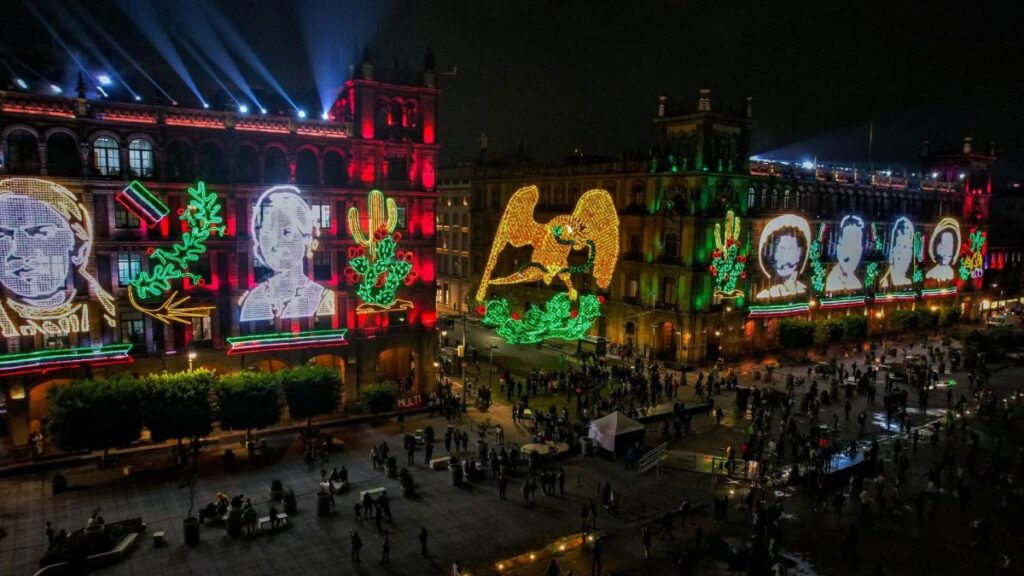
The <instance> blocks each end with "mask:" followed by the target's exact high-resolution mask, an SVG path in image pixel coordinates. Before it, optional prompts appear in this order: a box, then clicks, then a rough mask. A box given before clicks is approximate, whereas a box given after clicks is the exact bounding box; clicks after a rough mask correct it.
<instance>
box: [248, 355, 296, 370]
mask: <svg viewBox="0 0 1024 576" xmlns="http://www.w3.org/2000/svg"><path fill="white" fill-rule="evenodd" d="M288 368H291V366H290V365H289V364H288V363H287V362H285V361H284V360H280V359H278V358H266V359H264V360H258V361H256V362H255V363H254V364H253V369H254V370H257V371H259V372H270V373H273V372H280V371H281V370H287V369H288Z"/></svg>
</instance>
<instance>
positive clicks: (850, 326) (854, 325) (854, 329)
mask: <svg viewBox="0 0 1024 576" xmlns="http://www.w3.org/2000/svg"><path fill="white" fill-rule="evenodd" d="M838 320H839V323H840V325H841V326H842V328H843V337H844V338H846V341H847V342H861V341H863V340H864V338H865V337H867V335H868V319H867V317H866V316H864V315H863V314H848V315H846V316H843V317H842V318H839V319H838Z"/></svg>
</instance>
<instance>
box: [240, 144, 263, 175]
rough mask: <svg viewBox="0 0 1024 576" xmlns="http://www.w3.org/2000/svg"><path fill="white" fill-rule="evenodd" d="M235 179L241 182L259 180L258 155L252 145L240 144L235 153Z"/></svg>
mask: <svg viewBox="0 0 1024 576" xmlns="http://www.w3.org/2000/svg"><path fill="white" fill-rule="evenodd" d="M235 173H236V174H237V176H236V179H237V180H238V182H239V183H241V184H255V183H257V182H259V181H260V156H259V154H257V153H256V149H255V148H253V147H252V146H241V147H239V148H238V151H237V152H236V153H235Z"/></svg>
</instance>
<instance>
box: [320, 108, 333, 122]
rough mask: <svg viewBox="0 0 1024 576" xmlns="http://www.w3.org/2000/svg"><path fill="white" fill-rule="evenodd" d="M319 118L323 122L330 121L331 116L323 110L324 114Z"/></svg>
mask: <svg viewBox="0 0 1024 576" xmlns="http://www.w3.org/2000/svg"><path fill="white" fill-rule="evenodd" d="M320 118H322V119H324V120H330V119H331V115H330V113H329V112H327V110H324V113H323V114H321V115H320Z"/></svg>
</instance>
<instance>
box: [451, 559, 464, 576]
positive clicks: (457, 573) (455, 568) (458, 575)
mask: <svg viewBox="0 0 1024 576" xmlns="http://www.w3.org/2000/svg"><path fill="white" fill-rule="evenodd" d="M452 576H462V564H459V561H458V560H456V561H455V562H452Z"/></svg>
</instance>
